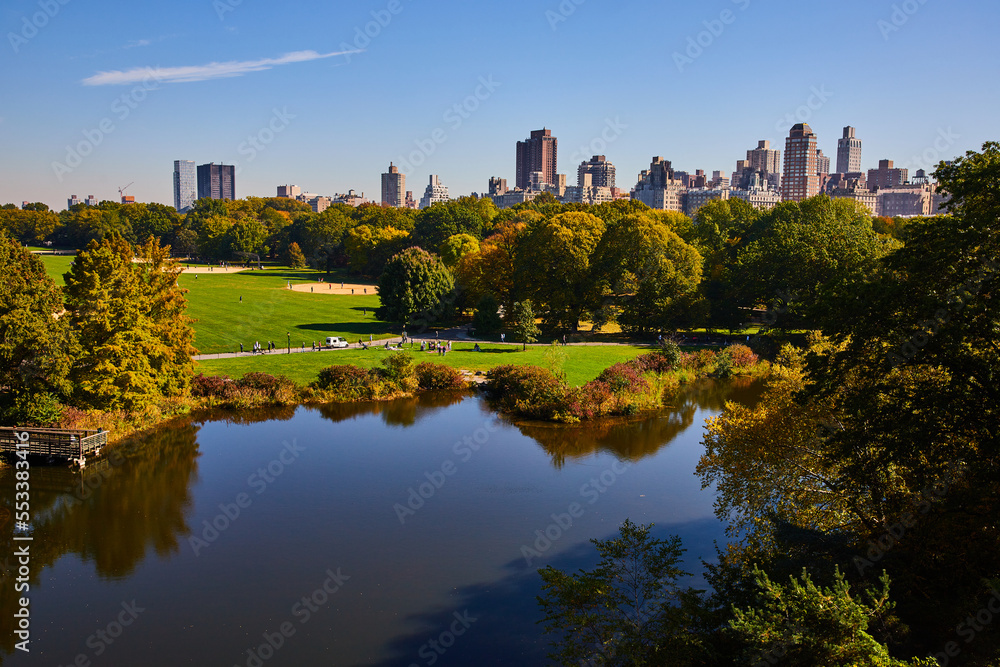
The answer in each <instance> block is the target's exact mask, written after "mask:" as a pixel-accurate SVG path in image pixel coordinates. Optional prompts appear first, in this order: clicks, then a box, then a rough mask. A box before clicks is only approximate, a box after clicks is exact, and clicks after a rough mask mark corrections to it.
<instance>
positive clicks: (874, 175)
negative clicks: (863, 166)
mask: <svg viewBox="0 0 1000 667" xmlns="http://www.w3.org/2000/svg"><path fill="white" fill-rule="evenodd" d="M909 176H910V171H909V169H896V168H894V166H893V161H892V160H879V161H878V169H869V170H868V187H869V188H871V189H872V190H881V189H883V188H895V187H899V186H900V185H903V184H904V183H906V181H907V179H908V178H909Z"/></svg>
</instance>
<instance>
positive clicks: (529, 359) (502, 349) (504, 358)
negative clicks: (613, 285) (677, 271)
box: [196, 342, 650, 385]
mask: <svg viewBox="0 0 1000 667" xmlns="http://www.w3.org/2000/svg"><path fill="white" fill-rule="evenodd" d="M419 347H420V346H419V344H418V345H417V346H416V347H415V348H414V354H413V356H414V359H415V361H417V362H420V361H432V362H435V363H443V364H447V365H448V366H452V367H454V368H460V369H466V370H470V371H487V370H489V369H490V368H492V367H494V366H499V365H501V364H518V365H523V364H534V365H536V366H547V365H548V363H547V359H546V353H550V354H551V352H550V350H551V349H552V348H550V347H547V346H544V347H543V346H536V347H529V348H528V349H527V350H526V351H522V350H521V348H520V347H518V346H514V345H486V346H484V351H483V352H475V351H473V349H472V347H473V343H464V342H463V343H458V344H456V345H454V346H453V348H452V351H451V352H449V353H448V354H447V355H445V356H444V357H441V356H438V355H437V354H435V353H431V352H425V353H423V354H421V353H420V352H419ZM556 349H557V350H558V351H559V352H565V353H566V357H565V361H564V364H563V370H564V371H565V372H566V380H567V381H568V382H569V384H571V385H581V384H583V383H585V382H588V381H589V380H592V379H594V378H595V377H597V376H598V375H599V374H600V372H601V371H602V370H604V369H605V368H607V367H608V366H610V365H611V364H614V363H617V362H619V361H628V360H629V359H632V358H634V357H636V356H638V355H640V354H643V353H644V352H649V351H650V348H648V347H635V346H631V345H603V346H584V345H581V346H573V345H569V346H567V347H559V348H556ZM386 354H388V353H387V352H386V351H385V350H384V349H382V348H373V349H370V350H356V349H351V350H329V351H324V352H306V353H300V354H280V353H272V354H264V355H257V356H255V357H253V356H247V357H239V358H236V359H211V360H208V361H202V362H199V363H198V366H197V369H196V372H201V373H204V374H206V375H228V376H229V377H233V378H238V377H242V376H243V375H244V374H246V373H250V372H253V371H259V372H262V373H270V374H272V375H284V376H286V377H288V378H290V379H292V380H294V381H295V382H297V383H299V384H307V383H309V382H312V381H313V380H315V379H316V376H317V374H318V373H319V371H320V370H321V369H323V368H326V367H327V366H332V365H334V364H353V365H355V366H360V367H362V368H370V367H372V366H375V365H377V364H378V363H379V362H380V361H381V360H382V359H384V358H385V356H386Z"/></svg>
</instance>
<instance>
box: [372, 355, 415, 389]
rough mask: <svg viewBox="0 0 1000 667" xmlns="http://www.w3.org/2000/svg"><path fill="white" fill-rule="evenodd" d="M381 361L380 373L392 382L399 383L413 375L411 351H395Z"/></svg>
mask: <svg viewBox="0 0 1000 667" xmlns="http://www.w3.org/2000/svg"><path fill="white" fill-rule="evenodd" d="M381 363H382V368H381V369H380V371H381V373H380V375H381V376H382V377H384V378H385V379H386V380H389V381H390V382H395V383H397V384H398V383H402V382H403V381H405V380H408V379H410V378H412V377H413V357H412V356H410V353H409V352H403V351H400V352H393V353H392V354H390V355H389V356H388V357H386V358H385V359H383V360H382V362H381Z"/></svg>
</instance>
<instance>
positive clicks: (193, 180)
mask: <svg viewBox="0 0 1000 667" xmlns="http://www.w3.org/2000/svg"><path fill="white" fill-rule="evenodd" d="M196 201H198V168H197V167H195V164H194V160H174V208H175V209H177V212H178V213H187V212H188V211H190V210H191V209H192V208H194V203H195V202H196Z"/></svg>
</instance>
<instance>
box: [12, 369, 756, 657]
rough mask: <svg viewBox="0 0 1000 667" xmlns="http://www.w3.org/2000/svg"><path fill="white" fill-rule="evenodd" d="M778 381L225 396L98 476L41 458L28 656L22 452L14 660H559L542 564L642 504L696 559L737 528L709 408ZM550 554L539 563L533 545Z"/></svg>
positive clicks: (642, 515)
mask: <svg viewBox="0 0 1000 667" xmlns="http://www.w3.org/2000/svg"><path fill="white" fill-rule="evenodd" d="M758 394H759V387H758V386H756V385H753V384H748V383H728V384H724V385H722V384H715V383H710V382H708V383H702V384H698V385H695V386H691V387H689V388H688V389H687V390H685V391H684V392H683V393H682V394H681V395H680V396H678V397H677V399H676V407H675V408H673V409H668V410H664V411H662V412H660V413H657V414H655V415H651V416H650V415H647V416H644V417H642V418H637V419H635V420H632V421H628V422H624V421H622V422H614V423H605V424H602V425H599V426H587V427H556V426H550V425H542V424H530V425H526V424H514V423H511V422H508V421H505V420H503V419H500V418H498V416H497V415H496V414H495V413H493V412H492V411H491V410H490V409H489V408H488V406H487V405H486V404H485V403H484V402H483V401H482V400H481V399H479V398H477V397H472V396H468V395H451V394H448V395H429V396H423V397H421V398H419V399H412V400H402V401H396V402H393V403H385V404H366V405H349V406H329V407H323V408H305V407H302V408H297V409H288V410H283V411H272V412H263V413H256V414H253V415H252V418H241V419H233V418H232V416H229V417H226V416H224V415H212V416H211V417H205V418H203V419H197V420H191V421H187V422H183V423H178V424H173V425H171V426H170V427H169V428H163V429H161V430H160V431H158V432H157V433H155V434H154V435H152V436H150V437H147V438H144V439H143V440H142V441H140V442H134V443H127V444H124V445H122V446H121V447H120V448H119V453H118V455H116V456H114V457H107V458H105V459H104V460H102V461H101V462H99V463H98V464H96V465H92V466H89V467H88V468H87V469H86V470H85V471H84V472H83V473H72V472H70V471H68V470H65V469H62V468H53V467H34V468H33V469H32V472H31V493H32V510H33V513H34V517H33V518H34V541H33V542H32V543H31V564H30V568H31V574H30V585H31V590H30V595H31V598H30V599H31V604H30V610H31V629H30V631H31V643H30V648H31V652H30V654H25V653H23V652H20V651H16V650H14V642H15V641H16V640H15V638H14V637H13V635H12V631H13V627H12V621H11V619H12V618H13V616H12V615H13V613H14V611H15V610H16V605H17V600H16V597H17V595H15V593H14V583H15V577H16V568H17V565H16V563H15V562H14V559H13V558H12V557H11V554H12V553H13V551H14V549H15V545H20V543H15V542H13V541H12V533H13V526H12V525H11V522H10V518H9V516H7V515H6V514H5V513H4V512H3V509H10V508H11V503H12V501H13V498H14V491H15V489H14V479H13V474H12V471H11V470H9V469H8V470H4V471H0V522H4V525H2V526H0V533H2V539H3V541H4V546H3V547H2V551H0V566H3V577H2V579H0V586H2V588H0V614H2V617H0V618H2V620H0V628H2V630H3V634H2V637H0V655H2V658H0V659H2V661H3V664H5V665H12V666H17V665H60V666H61V665H84V666H86V665H128V666H131V665H142V666H145V667H157V666H160V665H162V666H164V667H166V666H170V667H176V666H178V665H199V666H202V665H219V666H220V667H230V666H233V665H240V666H248V667H253V666H254V665H257V666H263V665H268V666H271V665H296V666H300V665H301V666H311V665H347V666H353V665H386V666H388V665H402V666H409V665H420V666H422V665H432V664H436V665H541V664H547V661H546V659H545V654H546V652H547V644H546V640H545V638H544V637H543V636H541V635H540V633H539V627H540V626H537V625H536V623H535V622H536V621H537V620H538V618H539V615H538V611H537V606H536V604H535V595H537V594H538V592H539V578H538V575H537V573H536V570H537V568H539V567H543V566H544V565H546V564H552V565H555V566H557V567H561V568H563V569H576V568H578V567H590V566H592V565H593V562H594V551H593V548H592V546H591V545H590V543H589V540H590V539H591V538H599V539H605V538H608V537H611V536H612V535H613V534H615V533H616V531H617V527H618V525H619V524H620V523H621V522H622V521H623V520H624V519H625V518H631V519H632V520H633V521H635V522H637V523H639V522H641V523H649V522H655V523H656V524H657V527H656V532H657V533H658V534H661V535H663V534H668V533H669V534H678V535H680V536H681V537H682V538H683V539H684V545H685V547H686V548H687V549H688V553H687V556H688V562H689V566H690V567H689V568H688V569H690V570H693V571H698V570H700V567H699V566H698V559H699V558H706V559H709V560H711V559H712V558H713V556H714V550H713V540H716V539H720V540H721V539H722V538H723V526H722V525H721V524H720V523H719V522H718V521H716V520H715V518H714V517H713V515H712V501H713V494H712V492H711V490H708V491H702V490H701V488H700V484H699V481H698V479H697V478H696V477H695V476H694V475H693V474H692V473H693V470H694V467H695V465H696V463H697V461H698V457H699V456H700V454H701V452H702V446H701V444H700V441H701V437H702V433H703V422H704V420H705V419H706V418H707V417H710V416H713V415H714V414H717V413H718V412H719V411H720V410H721V409H722V407H723V404H724V401H725V400H734V401H739V402H744V403H751V402H753V401H755V400H756V398H757V396H758ZM529 561H530V562H529Z"/></svg>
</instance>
